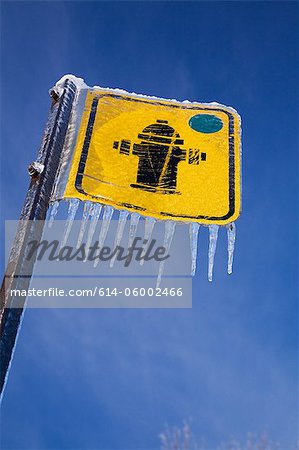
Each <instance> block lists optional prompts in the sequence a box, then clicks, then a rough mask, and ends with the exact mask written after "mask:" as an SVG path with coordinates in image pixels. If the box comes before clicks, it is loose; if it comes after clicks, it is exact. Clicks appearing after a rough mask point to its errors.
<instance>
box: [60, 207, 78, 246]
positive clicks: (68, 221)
mask: <svg viewBox="0 0 299 450" xmlns="http://www.w3.org/2000/svg"><path fill="white" fill-rule="evenodd" d="M79 203H80V200H78V199H77V198H72V199H70V201H69V209H68V215H67V219H66V224H65V229H64V234H63V238H62V241H61V245H60V248H63V247H64V246H65V244H66V243H67V240H68V237H69V235H70V232H71V229H72V226H73V223H74V220H75V216H76V212H77V209H78V206H79Z"/></svg>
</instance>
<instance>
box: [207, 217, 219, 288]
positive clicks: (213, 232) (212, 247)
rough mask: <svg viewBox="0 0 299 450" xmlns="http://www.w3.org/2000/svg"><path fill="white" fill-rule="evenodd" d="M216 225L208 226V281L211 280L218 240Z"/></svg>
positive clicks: (217, 227)
mask: <svg viewBox="0 0 299 450" xmlns="http://www.w3.org/2000/svg"><path fill="white" fill-rule="evenodd" d="M218 230H219V226H218V225H209V234H210V239H209V268H208V280H209V281H212V280H213V267H214V257H215V252H216V246H217V238H218Z"/></svg>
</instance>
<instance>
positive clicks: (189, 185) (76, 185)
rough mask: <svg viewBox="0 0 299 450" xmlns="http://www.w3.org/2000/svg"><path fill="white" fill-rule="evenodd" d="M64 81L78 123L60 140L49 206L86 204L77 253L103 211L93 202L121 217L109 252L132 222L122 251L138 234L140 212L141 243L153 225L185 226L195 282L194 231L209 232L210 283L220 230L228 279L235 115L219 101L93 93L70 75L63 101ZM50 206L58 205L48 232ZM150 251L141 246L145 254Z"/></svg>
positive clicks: (237, 153)
mask: <svg viewBox="0 0 299 450" xmlns="http://www.w3.org/2000/svg"><path fill="white" fill-rule="evenodd" d="M67 78H68V79H70V80H71V81H72V82H73V83H75V85H76V87H77V91H78V93H79V95H78V97H77V100H76V104H75V107H74V111H73V113H74V114H73V117H76V120H74V121H73V122H72V123H71V125H72V126H71V127H69V130H70V129H71V130H72V132H71V133H68V138H67V139H66V144H65V147H66V149H65V151H64V158H65V161H64V163H65V164H64V165H61V166H60V172H61V173H58V175H57V182H56V184H57V185H59V189H58V190H57V189H54V190H53V194H52V199H51V200H52V202H53V201H55V200H56V201H57V200H60V199H63V198H64V199H65V198H78V199H80V200H81V201H84V202H87V206H86V208H85V209H84V213H83V220H82V224H81V228H80V232H79V237H78V244H77V245H78V246H79V245H80V243H81V242H82V240H83V237H84V235H85V233H86V229H87V227H88V224H89V238H90V236H91V239H92V236H93V233H94V230H95V227H96V223H95V222H97V220H98V218H97V219H96V217H97V214H96V211H98V212H99V213H100V209H101V206H99V207H97V208H96V207H95V206H94V205H95V204H96V203H97V202H99V204H106V205H107V206H109V207H111V208H115V209H116V210H121V211H120V213H119V221H118V226H117V232H116V236H115V242H114V246H115V247H117V245H119V243H120V241H121V239H122V236H123V232H124V227H125V223H126V220H127V218H128V215H129V214H130V215H131V220H130V231H129V242H128V246H131V245H132V242H133V240H134V237H135V236H138V234H137V233H138V231H137V227H138V222H139V219H140V214H141V216H142V217H144V219H145V222H144V223H145V230H144V240H147V241H150V239H151V236H152V231H153V228H154V225H155V223H156V221H157V220H163V221H166V220H169V221H183V222H185V223H188V226H189V233H190V248H191V274H192V275H194V274H195V271H196V259H197V239H198V231H199V227H200V224H204V225H208V226H209V256H208V258H209V271H208V278H209V280H212V276H213V264H214V255H215V250H216V242H217V235H218V226H222V227H226V229H227V239H228V266H227V271H228V273H232V264H233V252H234V244H235V225H234V223H233V221H234V220H236V219H237V217H238V215H239V212H240V197H241V169H240V168H241V119H240V116H239V115H238V113H237V112H236V111H235V110H234V109H233V108H231V107H229V106H225V105H221V104H219V103H217V102H211V103H203V102H189V101H187V100H186V101H184V102H179V101H177V100H170V99H163V98H157V97H152V96H147V95H142V94H135V93H129V92H126V91H124V90H122V89H110V88H102V87H99V86H94V87H93V88H90V87H88V86H87V85H86V84H85V83H84V81H83V80H82V79H80V78H76V77H74V76H73V75H66V76H64V77H63V78H62V79H61V80H59V81H58V82H57V84H56V86H55V88H56V91H57V92H58V93H60V94H61V93H62V89H63V84H64V81H65V79H67ZM120 111H121V114H119V112H120ZM86 142H88V143H89V144H88V145H86V144H85V143H86ZM61 167H62V168H63V170H62V169H61ZM228 173H229V176H228ZM80 177H81V178H80ZM78 180H79V181H78ZM211 186H213V189H210V187H211ZM88 203H90V204H91V203H93V205H91V206H88ZM57 208H58V203H56V202H55V203H54V204H53V207H52V210H51V212H50V216H49V217H50V220H49V226H51V225H52V223H53V220H54V217H55V214H56V212H57ZM55 210H56V211H55ZM105 210H106V208H105ZM91 213H94V215H93V216H91ZM90 217H91V220H90V221H89V218H90ZM92 217H93V220H92ZM98 217H99V216H98ZM105 217H106V215H105ZM105 220H106V219H105ZM106 222H107V220H106ZM108 225H109V224H108ZM166 228H167V227H166ZM139 234H140V233H139ZM148 245H149V243H145V244H144V245H143V247H144V249H143V254H144V253H145V252H146V250H147V248H148ZM114 262H115V258H113V259H112V260H111V261H110V266H111V267H112V266H113V264H114ZM140 264H141V265H143V264H144V260H141V261H140ZM162 268H163V265H162Z"/></svg>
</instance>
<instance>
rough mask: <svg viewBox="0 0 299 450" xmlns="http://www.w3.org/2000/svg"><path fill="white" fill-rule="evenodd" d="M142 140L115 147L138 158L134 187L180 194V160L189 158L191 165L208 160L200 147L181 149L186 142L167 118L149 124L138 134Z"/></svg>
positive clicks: (124, 141)
mask: <svg viewBox="0 0 299 450" xmlns="http://www.w3.org/2000/svg"><path fill="white" fill-rule="evenodd" d="M138 139H139V140H140V143H134V144H133V148H131V141H128V140H124V139H123V140H122V141H121V142H120V143H119V141H115V142H114V143H113V148H115V149H119V152H120V153H121V154H124V155H127V156H129V155H130V151H132V154H133V155H137V156H138V157H139V163H138V172H137V180H136V183H132V184H131V186H132V187H134V188H138V189H143V190H146V191H150V192H159V193H163V194H174V193H176V194H179V192H178V191H177V190H176V187H177V171H178V164H179V162H180V161H186V160H188V163H189V164H196V165H198V164H199V158H200V159H201V161H205V160H206V153H202V152H200V151H199V149H191V148H190V149H189V151H187V150H186V149H184V148H181V147H180V146H181V145H184V141H183V140H182V139H181V138H180V135H179V133H177V132H176V131H175V130H174V129H173V128H172V127H171V126H170V125H168V121H167V120H157V122H156V123H154V124H151V125H148V126H147V127H146V128H144V130H143V131H142V133H140V134H138Z"/></svg>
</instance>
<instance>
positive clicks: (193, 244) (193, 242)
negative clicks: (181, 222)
mask: <svg viewBox="0 0 299 450" xmlns="http://www.w3.org/2000/svg"><path fill="white" fill-rule="evenodd" d="M199 227H200V225H199V224H198V223H196V222H192V223H190V225H189V235H190V248H191V275H192V277H194V275H195V271H196V258H197V240H198V231H199Z"/></svg>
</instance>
